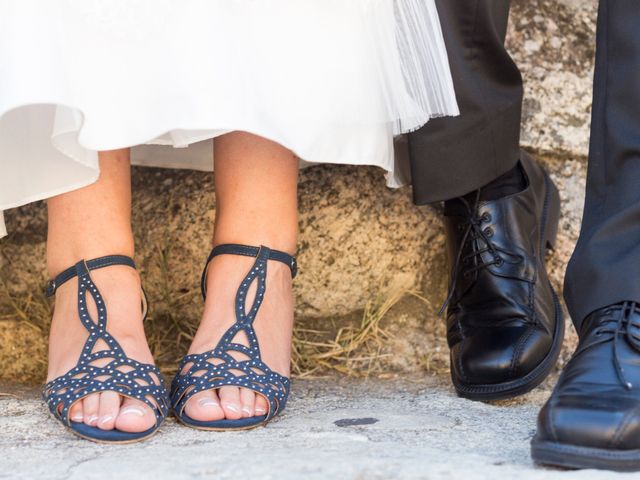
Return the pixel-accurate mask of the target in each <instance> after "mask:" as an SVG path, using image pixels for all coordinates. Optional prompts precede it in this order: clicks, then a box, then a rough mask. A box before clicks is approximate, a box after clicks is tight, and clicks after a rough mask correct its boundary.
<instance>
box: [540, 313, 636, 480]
mask: <svg viewBox="0 0 640 480" xmlns="http://www.w3.org/2000/svg"><path fill="white" fill-rule="evenodd" d="M578 334H579V337H580V342H579V344H578V348H577V350H576V352H575V353H574V354H573V357H572V358H571V360H570V361H569V363H568V364H567V366H566V367H565V369H564V371H563V372H562V375H561V377H560V380H559V381H558V385H557V386H556V388H555V390H554V391H553V394H552V395H551V398H550V399H549V401H548V402H547V404H546V405H545V406H544V408H543V409H542V410H541V412H540V415H539V417H538V431H537V433H536V436H535V438H534V439H533V441H532V443H531V452H532V456H533V459H534V460H535V461H536V462H538V463H542V464H549V465H556V466H561V467H567V468H599V469H607V470H621V471H630V470H640V306H639V305H638V304H636V303H633V302H626V303H623V304H619V305H614V306H611V307H607V308H604V309H602V310H597V311H596V312H594V313H592V314H591V315H589V316H588V317H587V318H586V319H585V320H584V321H583V322H582V324H581V325H580V327H579V331H578Z"/></svg>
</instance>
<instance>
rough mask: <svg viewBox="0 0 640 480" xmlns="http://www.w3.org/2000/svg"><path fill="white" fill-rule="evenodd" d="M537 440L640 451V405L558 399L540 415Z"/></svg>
mask: <svg viewBox="0 0 640 480" xmlns="http://www.w3.org/2000/svg"><path fill="white" fill-rule="evenodd" d="M536 437H537V439H539V440H542V441H550V442H555V443H561V444H565V445H574V446H580V447H590V448H600V449H616V450H635V449H640V405H638V404H637V402H630V401H628V400H626V399H618V400H617V401H616V400H615V399H613V398H598V397H596V398H594V397H587V396H556V397H555V398H552V400H550V401H549V402H548V403H547V404H546V405H545V406H544V408H543V409H542V410H541V412H540V415H539V417H538V431H537V435H536Z"/></svg>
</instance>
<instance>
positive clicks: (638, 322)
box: [576, 302, 640, 390]
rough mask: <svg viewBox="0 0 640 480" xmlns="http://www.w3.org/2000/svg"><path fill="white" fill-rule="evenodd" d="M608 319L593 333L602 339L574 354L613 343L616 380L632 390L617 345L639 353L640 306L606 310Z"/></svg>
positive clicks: (625, 305)
mask: <svg viewBox="0 0 640 480" xmlns="http://www.w3.org/2000/svg"><path fill="white" fill-rule="evenodd" d="M607 313H608V314H610V316H609V317H605V318H604V319H603V320H602V321H601V323H600V326H599V327H598V328H597V329H596V330H595V331H594V333H595V335H596V336H598V337H602V338H601V339H600V340H598V341H596V342H593V343H590V344H588V345H587V346H585V347H583V348H581V349H580V350H578V351H577V352H576V355H578V354H580V353H582V352H583V351H585V350H587V349H589V348H593V347H595V346H597V345H602V344H604V343H608V342H613V364H614V366H615V369H616V374H617V375H618V379H619V380H620V382H621V383H622V385H624V387H625V388H626V389H627V390H631V389H632V388H633V384H632V383H631V382H630V381H628V380H627V378H626V376H625V373H624V368H623V367H622V364H621V363H620V351H619V345H620V342H621V341H622V340H626V342H627V344H629V346H630V347H631V348H633V349H634V350H635V351H636V352H638V353H640V336H639V335H638V333H634V331H633V330H634V329H635V332H640V306H639V305H638V304H637V303H636V302H623V303H621V304H618V305H616V306H614V307H610V308H609V309H608V312H607ZM636 314H637V315H636Z"/></svg>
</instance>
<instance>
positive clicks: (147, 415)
mask: <svg viewBox="0 0 640 480" xmlns="http://www.w3.org/2000/svg"><path fill="white" fill-rule="evenodd" d="M155 424H156V416H155V414H154V413H153V411H152V410H151V408H149V406H148V405H147V404H146V403H144V402H141V401H140V400H134V399H132V398H125V399H124V401H123V402H122V405H121V406H120V411H119V412H118V416H117V417H116V423H115V428H116V429H117V430H121V431H123V432H129V433H136V432H144V431H145V430H149V429H150V428H151V427H153V426H154V425H155Z"/></svg>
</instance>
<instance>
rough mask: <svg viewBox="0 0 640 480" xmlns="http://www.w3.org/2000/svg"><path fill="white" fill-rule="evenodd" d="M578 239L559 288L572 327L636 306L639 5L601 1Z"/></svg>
mask: <svg viewBox="0 0 640 480" xmlns="http://www.w3.org/2000/svg"><path fill="white" fill-rule="evenodd" d="M586 195H587V196H586V203H585V210H584V220H583V224H582V231H581V233H580V239H579V241H578V245H577V247H576V250H575V252H574V254H573V257H572V258H571V261H570V263H569V267H568V269H567V275H566V280H565V299H566V301H567V305H568V307H569V311H570V313H571V316H572V317H573V319H574V322H576V324H578V323H579V322H581V321H582V319H583V318H584V317H586V316H587V315H588V314H589V313H591V312H592V311H594V310H597V309H599V308H602V307H605V306H607V305H611V304H614V303H617V302H620V301H624V300H633V301H637V302H640V276H639V274H640V1H638V0H601V2H600V13H599V19H598V50H597V54H596V69H595V84H594V101H593V118H592V126H591V146H590V153H589V169H588V175H587V194H586Z"/></svg>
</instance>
